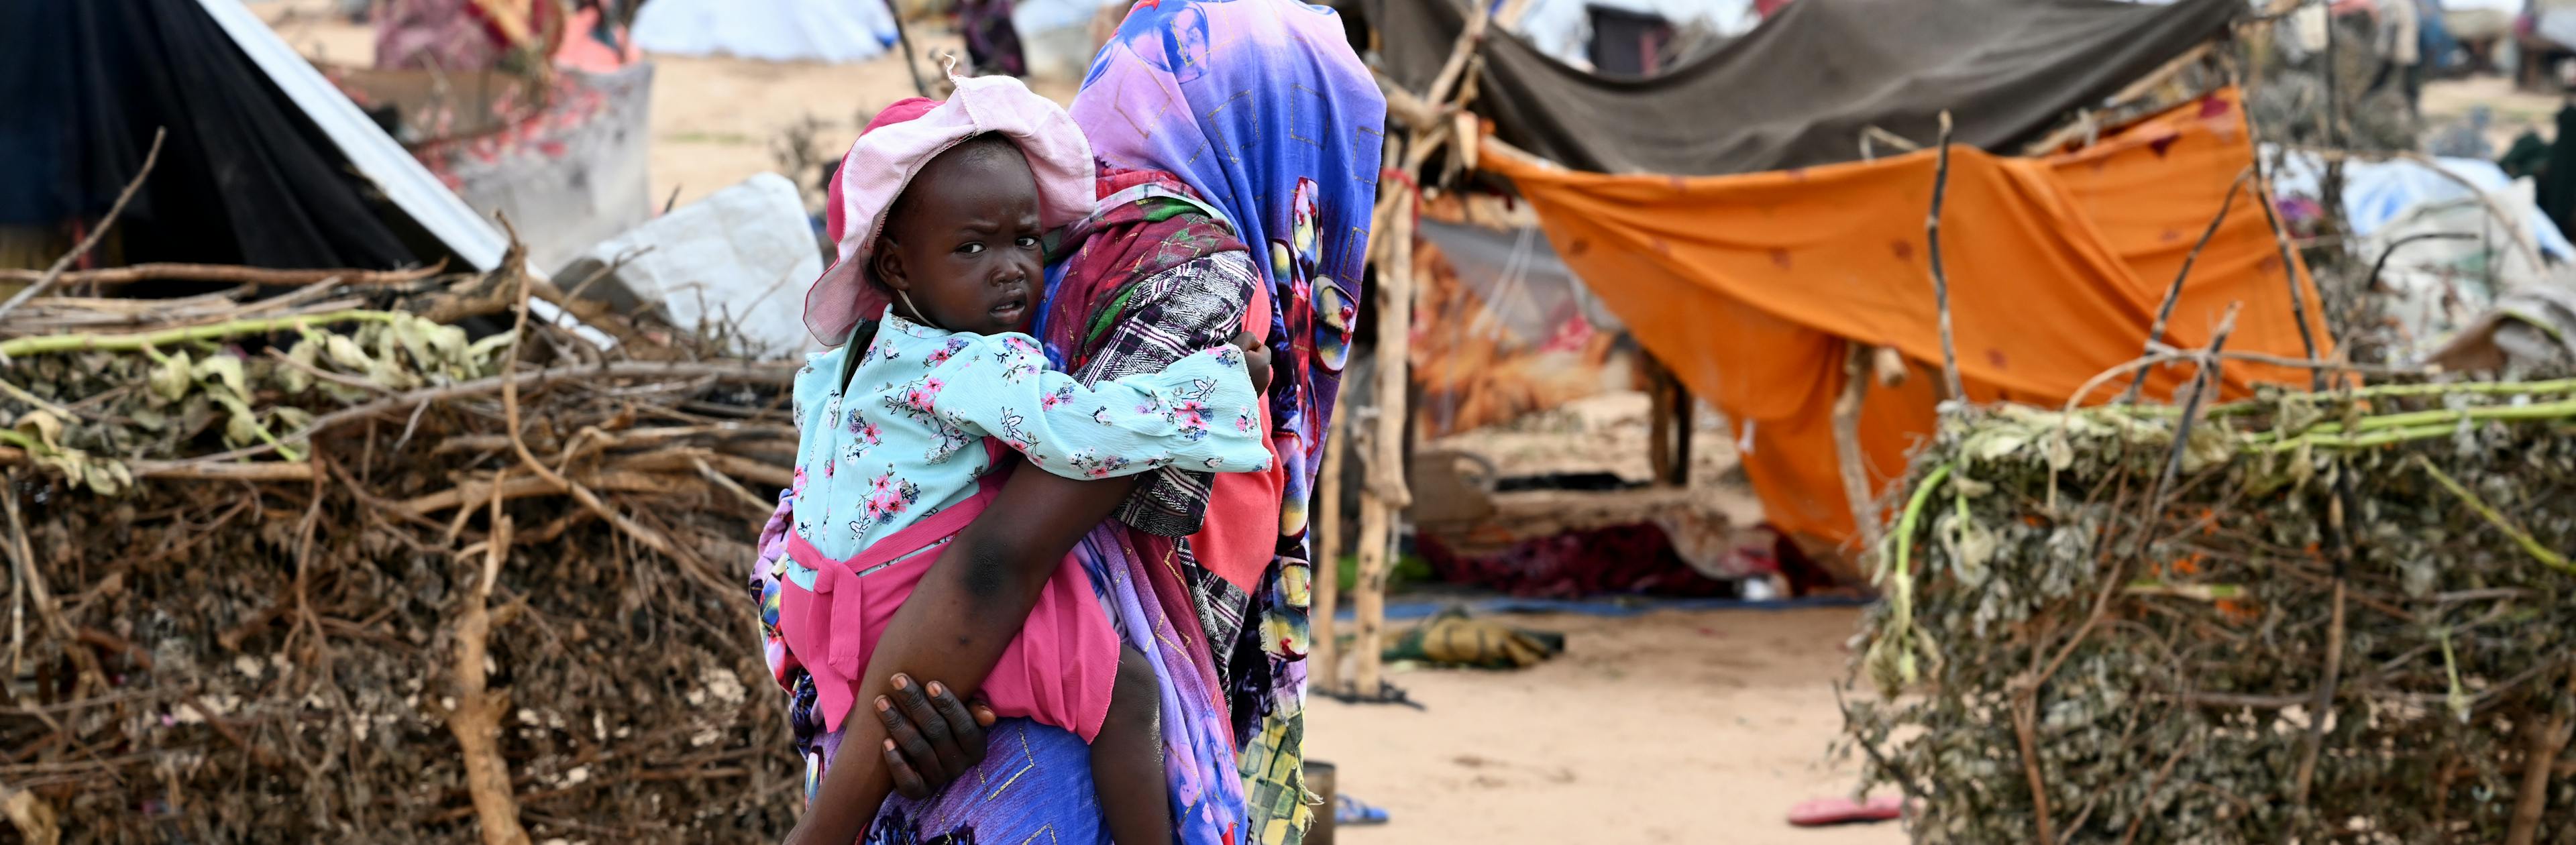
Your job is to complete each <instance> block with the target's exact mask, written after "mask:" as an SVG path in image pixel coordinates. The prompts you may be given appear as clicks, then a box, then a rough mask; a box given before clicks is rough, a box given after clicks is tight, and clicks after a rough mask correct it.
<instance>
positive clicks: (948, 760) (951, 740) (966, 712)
mask: <svg viewBox="0 0 2576 845" xmlns="http://www.w3.org/2000/svg"><path fill="white" fill-rule="evenodd" d="M892 685H893V687H894V694H893V695H889V696H878V697H877V700H876V701H875V703H874V705H873V706H874V708H875V709H876V712H877V720H878V721H880V722H883V723H884V724H885V728H886V736H888V737H890V738H889V739H887V740H886V743H885V747H884V748H882V749H880V752H881V753H880V755H879V756H881V757H883V758H884V760H885V767H886V773H887V775H888V776H890V777H892V778H893V779H894V791H895V792H896V793H897V794H900V795H902V796H903V797H906V798H911V799H914V800H924V799H928V798H929V797H930V796H931V795H932V794H933V793H936V792H938V791H939V790H940V788H942V787H945V786H947V785H948V784H949V783H950V782H951V781H955V780H956V779H957V778H958V777H960V776H962V775H964V774H966V770H968V769H971V768H974V767H975V765H976V764H978V763H982V762H984V739H985V737H984V729H985V728H989V727H992V726H993V721H994V715H993V708H991V707H987V706H985V705H984V703H983V702H980V701H978V702H975V703H974V704H972V705H969V704H966V703H964V702H960V701H958V700H957V696H956V695H955V693H954V691H953V690H951V689H949V687H948V685H947V684H943V683H940V682H938V681H932V682H930V683H928V684H916V683H913V682H912V679H911V678H910V677H907V676H904V675H896V676H894V679H893V681H892Z"/></svg>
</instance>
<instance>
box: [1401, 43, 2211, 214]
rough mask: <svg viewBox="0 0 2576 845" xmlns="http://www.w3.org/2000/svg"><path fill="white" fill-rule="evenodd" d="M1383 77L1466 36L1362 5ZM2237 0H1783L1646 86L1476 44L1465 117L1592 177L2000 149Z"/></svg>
mask: <svg viewBox="0 0 2576 845" xmlns="http://www.w3.org/2000/svg"><path fill="white" fill-rule="evenodd" d="M1367 9H1368V16H1369V23H1370V24H1371V26H1373V27H1374V28H1375V29H1376V31H1377V33H1378V36H1379V41H1380V45H1381V46H1380V50H1379V52H1380V54H1381V55H1382V57H1383V59H1384V64H1385V70H1386V73H1387V75H1388V76H1390V77H1392V78H1394V79H1395V80H1396V82H1397V83H1399V84H1401V85H1403V86H1405V87H1406V88H1408V89H1411V90H1415V91H1421V90H1424V89H1426V88H1428V87H1429V85H1430V82H1431V80H1432V77H1434V76H1437V75H1438V74H1439V72H1440V68H1441V66H1442V65H1443V64H1444V63H1446V62H1447V61H1448V58H1449V53H1450V50H1451V48H1452V47H1453V46H1454V45H1455V44H1456V41H1457V38H1458V35H1459V33H1460V32H1462V31H1463V30H1464V29H1465V28H1466V13H1465V8H1464V7H1463V5H1462V3H1461V2H1460V0H1369V2H1368V6H1367ZM2245 9H2246V6H2245V0H2177V2H2175V3H2172V4H2170V5H2163V6H2153V5H2141V4H2132V3H2110V2H2102V0H1949V2H1938V3H1934V2H1922V0H1797V2H1794V3H1790V4H1789V5H1788V7H1786V8H1784V9H1782V10H1781V11H1780V12H1779V13H1778V14H1776V15H1773V16H1772V17H1771V18H1770V19H1769V20H1766V21H1763V22H1762V25H1761V26H1759V27H1756V28H1755V29H1754V30H1753V31H1752V32H1751V33H1749V34H1746V35H1745V36H1744V37H1742V38H1738V39H1736V40H1734V41H1732V42H1729V43H1727V44H1726V46H1724V47H1720V48H1718V49H1717V50H1716V51H1715V52H1712V53H1709V54H1707V55H1704V56H1701V57H1699V58H1697V59H1694V60H1691V61H1688V62H1685V63H1683V64H1681V65H1679V66H1677V67H1675V68H1673V69H1672V70H1671V71H1669V72H1666V73H1663V74H1660V75H1657V76H1654V77H1650V78H1646V79H1612V78H1606V77H1602V76H1598V75H1594V74H1591V73H1588V72H1585V71H1583V70H1580V69H1577V68H1573V67H1570V66H1567V65H1566V64H1565V63H1563V62H1560V61H1557V60H1555V59H1553V58H1549V57H1548V56H1546V55H1544V54H1542V53H1540V52H1539V51H1538V50H1537V48H1535V47H1532V46H1531V45H1530V43H1529V42H1527V41H1525V40H1522V39H1521V38H1520V37H1519V36H1516V35H1511V34H1508V33H1501V34H1494V35H1491V36H1490V37H1488V38H1486V39H1485V43H1484V51H1483V53H1482V55H1483V57H1484V64H1483V66H1482V67H1483V70H1482V71H1480V73H1479V79H1480V82H1479V83H1478V90H1480V91H1483V92H1485V93H1484V94H1483V95H1482V96H1479V97H1477V98H1476V102H1475V104H1474V106H1473V108H1474V109H1475V110H1476V111H1477V113H1479V114H1481V115H1484V116H1487V117H1490V118H1492V119H1493V121H1494V132H1495V134H1496V135H1497V136H1498V137H1500V138H1501V139H1502V140H1503V141H1505V142H1507V143H1510V144H1512V145H1513V146H1516V147H1519V148H1521V149H1524V150H1528V151H1530V152H1532V153H1534V154H1537V155H1540V156H1545V157H1546V158H1548V159H1549V160H1551V161H1554V162H1557V163H1558V164H1562V165H1565V166H1567V167H1572V168H1576V169H1580V170H1588V171H1592V172H1596V173H1659V174H1679V175H1708V174H1722V173H1752V172H1758V171H1764V170H1778V169H1782V168H1789V167H1808V166H1814V165H1819V164H1830V163H1835V162H1844V161H1852V160H1855V159H1858V158H1860V137H1861V131H1862V130H1863V129H1866V128H1868V127H1871V126H1876V127H1879V128H1881V129H1885V130H1887V131H1889V132H1893V133H1895V134H1897V135H1899V136H1902V137H1906V138H1912V139H1915V140H1917V141H1921V142H1926V143H1928V142H1929V141H1930V140H1931V139H1932V138H1933V137H1934V136H1935V135H1937V134H1938V129H1937V128H1936V127H1937V123H1938V120H1939V116H1940V114H1941V112H1943V111H1948V112H1951V113H1952V114H1953V115H1955V116H1956V118H1957V133H1956V135H1955V136H1954V137H1955V138H1956V140H1957V141H1958V142H1959V143H1961V144H1966V145H1970V146H1975V147H1979V148H1982V149H1989V150H2014V149H2019V146H2020V144H2022V143H2025V142H2028V141H2034V140H2038V138H2039V136H2041V135H2043V134H2045V133H2046V132H2048V130H2050V129H2051V128H2053V127H2054V126H2056V125H2057V123H2058V122H2059V121H2061V120H2063V119H2064V118H2065V116H2066V114H2067V113H2068V112H2070V111H2073V110H2074V109H2076V108H2079V107H2087V106H2092V105H2096V104H2098V103H2099V102H2100V101H2101V100H2102V99H2104V98H2107V97H2109V96H2111V95H2112V94H2114V93H2116V92H2118V91H2119V90H2120V88H2121V87H2122V86H2125V85H2128V84H2129V83H2130V82H2133V81H2135V80H2137V79H2138V78H2139V77H2141V76H2144V75H2146V74H2148V73H2150V72H2152V71H2154V70H2155V69H2156V68H2157V67H2159V66H2161V65H2163V64H2164V63H2165V62H2167V61H2170V60H2171V59H2173V58H2174V57H2175V56H2179V55H2181V54H2182V53H2183V52H2185V51H2187V50H2190V49H2191V48H2192V47H2194V46H2196V45H2199V44H2201V43H2203V42H2206V41H2208V40H2210V39H2211V38H2215V37H2219V36H2221V35H2223V34H2225V33H2226V32H2227V31H2228V28H2229V26H2230V25H2231V24H2232V23H2234V22H2235V21H2236V20H2237V19H2238V18H2239V17H2241V16H2242V15H2243V14H2244V13H2245Z"/></svg>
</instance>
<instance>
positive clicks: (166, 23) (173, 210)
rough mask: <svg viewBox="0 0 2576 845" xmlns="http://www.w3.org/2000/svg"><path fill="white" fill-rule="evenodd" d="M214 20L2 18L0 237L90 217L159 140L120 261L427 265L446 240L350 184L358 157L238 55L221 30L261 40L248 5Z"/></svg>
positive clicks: (45, 7)
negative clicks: (246, 27)
mask: <svg viewBox="0 0 2576 845" xmlns="http://www.w3.org/2000/svg"><path fill="white" fill-rule="evenodd" d="M206 9H207V10H201V7H200V5H199V3H198V2H196V0H31V2H21V3H10V4H7V5H6V6H5V7H0V112H4V113H6V114H8V115H9V116H10V117H9V120H8V121H7V124H8V127H7V128H6V129H0V226H8V227H13V228H15V229H19V230H22V231H24V230H34V231H55V230H58V229H59V227H61V226H63V225H64V224H65V223H66V222H68V221H75V220H83V221H89V220H95V219H97V217H98V216H99V215H101V214H104V213H105V212H106V211H107V209H108V207H109V206H110V205H112V204H113V203H114V201H115V199H116V197H117V194H118V193H119V192H120V191H121V190H122V189H123V188H124V186H125V184H126V183H127V182H128V181H130V180H131V179H132V178H133V177H134V174H135V172H136V171H137V170H139V169H140V168H141V166H142V162H143V159H144V156H145V153H146V151H147V150H149V149H150V148H151V146H152V139H153V135H154V133H155V132H156V131H161V130H166V131H167V132H168V137H167V139H166V140H165V141H164V142H163V149H162V152H161V157H160V159H159V160H158V162H157V163H156V165H155V168H154V173H153V176H152V178H151V179H150V180H148V181H147V182H146V183H145V184H144V185H143V186H142V187H141V189H140V190H139V191H138V192H137V193H136V195H135V198H134V200H133V202H132V203H131V204H130V205H129V206H128V207H127V208H126V209H125V211H124V213H123V214H122V215H121V217H120V223H119V226H118V227H117V229H116V230H115V231H116V233H117V237H118V240H117V242H116V243H115V244H114V245H115V246H117V247H118V248H117V249H116V250H114V254H113V256H112V257H113V258H114V259H116V260H121V261H124V262H146V261H192V262H208V263H225V264H250V265H255V266H261V267H275V268H312V267H356V268H368V269H385V268H392V267H396V266H400V265H403V264H407V263H412V262H415V261H423V260H425V259H434V258H435V257H436V256H435V254H434V252H435V250H436V249H437V247H438V244H437V241H436V240H435V239H433V238H431V237H429V236H428V235H427V233H426V232H424V231H422V230H421V228H420V227H418V226H416V225H414V221H412V220H410V219H408V218H407V216H406V215H404V214H402V213H400V212H399V211H397V210H395V209H394V208H392V207H391V206H392V205H394V204H396V203H397V202H398V200H391V199H388V198H385V197H379V196H376V195H375V194H376V191H375V190H373V188H374V186H372V185H370V183H369V180H367V179H366V178H364V177H362V176H360V175H359V174H357V173H355V172H353V168H352V167H351V165H352V164H353V163H355V162H359V161H361V157H360V156H358V155H351V154H348V153H347V152H346V151H344V150H341V149H338V148H336V146H335V145H334V143H333V142H332V139H331V138H330V137H328V133H327V132H326V131H324V130H323V129H322V128H321V127H320V126H319V125H317V121H316V120H314V119H313V118H311V117H310V116H308V115H307V114H306V113H305V112H304V110H303V109H301V108H300V107H299V106H298V104H297V102H296V101H295V100H294V99H293V93H294V92H293V90H292V86H291V85H288V84H284V83H280V82H278V81H275V80H273V79H272V78H271V76H270V74H269V73H268V72H267V71H266V66H265V65H264V64H263V63H261V62H260V60H259V58H258V57H257V56H254V55H252V54H251V53H247V52H245V51H244V50H243V49H241V48H240V47H237V46H236V45H235V42H234V38H233V36H232V30H231V28H230V27H229V26H227V18H226V15H227V14H230V15H238V16H240V17H244V18H249V20H250V23H251V25H252V26H256V27H258V29H259V30H260V31H261V32H263V33H265V32H266V31H267V27H266V26H265V25H262V24H260V23H259V22H258V19H257V18H256V17H252V16H251V14H250V12H249V11H248V10H246V9H244V8H242V5H241V4H240V3H238V2H224V3H217V4H213V5H212V6H209V7H206ZM209 10H210V11H212V12H213V14H209V13H208V11H209ZM268 37H269V38H271V39H274V38H275V36H274V35H273V34H271V35H269V36H268ZM279 46H280V47H281V48H282V47H283V45H279ZM287 55H288V56H290V57H292V56H293V53H292V51H289V52H288V53H287ZM294 60H295V61H297V62H299V63H300V62H302V59H301V58H300V57H298V58H295V59H294ZM307 69H308V70H309V67H308V68H307ZM316 78H317V79H318V77H316ZM281 94H284V95H285V96H281ZM331 96H333V97H338V93H337V92H336V91H334V92H332V93H331ZM341 102H342V103H344V104H345V103H346V102H347V101H346V99H345V98H342V99H341ZM350 112H351V113H352V114H355V112H356V109H355V108H354V107H352V108H350ZM358 118H359V119H360V120H364V116H363V115H358ZM369 128H370V129H372V125H370V127H369ZM379 134H381V133H379ZM387 145H388V146H391V142H390V141H388V142H387ZM392 153H393V154H394V155H400V156H402V157H403V158H404V159H406V160H407V159H408V158H409V156H408V155H407V154H404V153H403V152H402V150H401V148H400V147H393V148H392ZM68 245H69V244H68V243H64V244H61V245H59V246H57V247H56V248H54V249H51V250H44V252H46V253H52V254H45V255H43V256H42V258H41V261H42V262H46V263H50V262H51V260H52V258H53V254H58V253H60V252H61V251H62V249H61V247H66V246H68ZM36 266H43V264H42V263H39V264H37V265H36Z"/></svg>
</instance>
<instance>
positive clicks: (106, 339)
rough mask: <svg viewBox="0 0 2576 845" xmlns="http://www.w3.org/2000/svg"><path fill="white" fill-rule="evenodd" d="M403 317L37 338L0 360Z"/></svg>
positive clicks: (11, 346) (343, 315)
mask: <svg viewBox="0 0 2576 845" xmlns="http://www.w3.org/2000/svg"><path fill="white" fill-rule="evenodd" d="M402 316H405V315H403V314H399V313H396V312H392V311H364V310H359V311H333V312H329V313H323V314H296V315H290V316H284V317H261V318H254V319H248V320H231V321H227V322H222V323H215V324H212V325H204V326H187V327H184V328H176V329H162V330H159V331H149V332H130V333H125V334H90V333H82V334H57V335H40V336H36V337H22V338H16V339H13V340H7V341H0V357H5V358H23V357H26V356H29V355H43V354H47V353H54V352H91V351H99V352H140V351H142V350H143V349H144V348H145V347H163V346H177V345H180V344H185V343H196V342H200V341H212V340H225V339H229V338H236V337H247V336H256V335H264V334H269V333H271V332H282V331H289V330H294V331H302V330H305V329H309V328H313V327H316V326H327V325H333V324H337V323H390V322H393V321H394V320H395V319H397V318H399V317H402Z"/></svg>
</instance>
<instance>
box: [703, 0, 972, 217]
mask: <svg viewBox="0 0 2576 845" xmlns="http://www.w3.org/2000/svg"><path fill="white" fill-rule="evenodd" d="M885 7H886V15H887V16H889V17H892V18H894V40H895V41H896V42H897V43H900V44H902V45H903V70H904V74H905V75H906V76H910V77H911V78H912V93H914V94H917V95H920V96H923V97H928V96H930V84H929V83H926V82H923V81H921V64H920V63H919V62H918V61H917V60H915V59H914V58H913V55H912V32H911V31H910V30H908V29H906V28H905V27H904V25H903V7H902V6H900V5H897V4H896V3H895V2H894V0H885ZM676 195H677V192H676V191H675V192H674V196H675V198H676Z"/></svg>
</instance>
